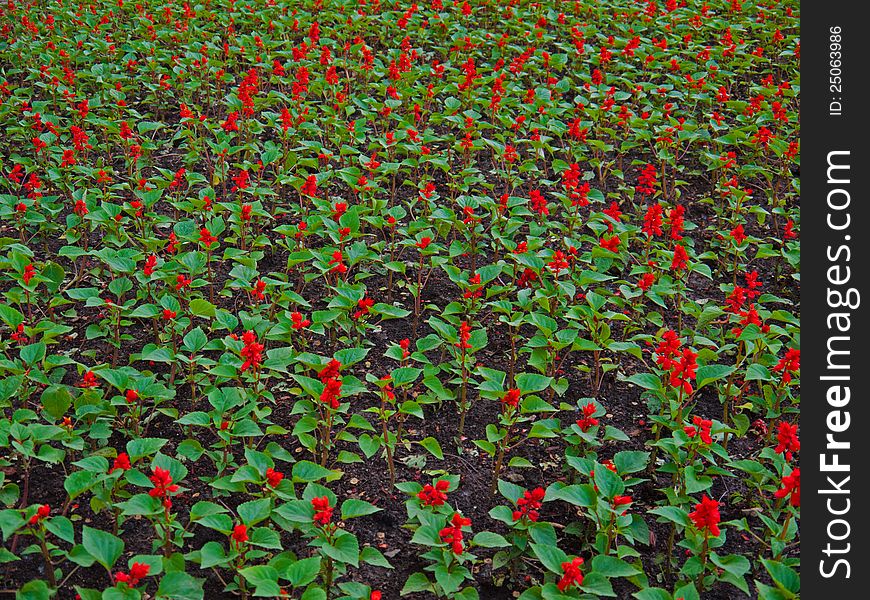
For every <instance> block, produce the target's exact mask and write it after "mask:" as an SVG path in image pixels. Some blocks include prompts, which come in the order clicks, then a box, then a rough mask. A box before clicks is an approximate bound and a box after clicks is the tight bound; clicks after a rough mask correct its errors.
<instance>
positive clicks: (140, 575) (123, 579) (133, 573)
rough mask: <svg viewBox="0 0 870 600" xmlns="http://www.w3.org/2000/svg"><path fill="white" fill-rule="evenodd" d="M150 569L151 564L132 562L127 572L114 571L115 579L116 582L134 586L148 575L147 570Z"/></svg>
mask: <svg viewBox="0 0 870 600" xmlns="http://www.w3.org/2000/svg"><path fill="white" fill-rule="evenodd" d="M150 570H151V565H148V564H145V563H138V562H137V563H133V566H132V567H130V572H129V573H123V572H121V573H116V574H115V581H116V582H117V583H126V584H127V585H128V586H130V587H131V588H132V587H136V586H137V585H139V582H140V581H142V580H143V579H145V578H146V577H147V576H148V571H150Z"/></svg>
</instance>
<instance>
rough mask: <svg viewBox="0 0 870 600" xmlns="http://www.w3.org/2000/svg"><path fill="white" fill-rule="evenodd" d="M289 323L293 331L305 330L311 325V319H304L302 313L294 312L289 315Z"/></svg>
mask: <svg viewBox="0 0 870 600" xmlns="http://www.w3.org/2000/svg"><path fill="white" fill-rule="evenodd" d="M290 321H291V322H292V327H293V329H295V330H297V331H298V330H300V329H305V328H306V327H308V326H309V325H311V319H306V318H305V317H303V316H302V313H299V312H294V313H290Z"/></svg>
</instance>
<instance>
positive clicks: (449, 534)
mask: <svg viewBox="0 0 870 600" xmlns="http://www.w3.org/2000/svg"><path fill="white" fill-rule="evenodd" d="M470 525H471V519H467V518H465V517H463V516H462V515H461V514H459V513H453V517H452V518H451V519H450V523H449V524H448V525H447V527H445V528H443V529H442V530H441V531H439V532H438V535H439V536H440V537H441V541H442V542H444V543H445V544H449V545H450V548H451V550H453V553H454V554H462V551H463V548H462V528H463V527H469V526H470Z"/></svg>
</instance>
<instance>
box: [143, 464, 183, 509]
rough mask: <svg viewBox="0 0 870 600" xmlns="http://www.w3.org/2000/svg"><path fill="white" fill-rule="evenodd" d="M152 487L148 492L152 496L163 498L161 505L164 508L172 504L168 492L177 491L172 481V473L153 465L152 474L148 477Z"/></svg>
mask: <svg viewBox="0 0 870 600" xmlns="http://www.w3.org/2000/svg"><path fill="white" fill-rule="evenodd" d="M149 479H150V480H151V483H153V484H154V487H153V488H151V491H149V492H148V495H149V496H151V497H152V498H163V505H164V506H165V507H166V508H169V507H170V506H172V500H170V499H169V494H171V493H175V492H176V491H178V486H177V485H175V484H173V483H172V475H170V473H169V471H167V470H166V469H161V468H160V467H154V474H153V475H151V477H149Z"/></svg>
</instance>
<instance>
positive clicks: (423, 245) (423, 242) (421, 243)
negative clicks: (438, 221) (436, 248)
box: [414, 236, 432, 250]
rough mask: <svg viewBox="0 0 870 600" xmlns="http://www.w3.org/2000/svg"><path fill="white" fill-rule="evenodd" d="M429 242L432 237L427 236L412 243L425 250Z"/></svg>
mask: <svg viewBox="0 0 870 600" xmlns="http://www.w3.org/2000/svg"><path fill="white" fill-rule="evenodd" d="M431 243H432V238H430V237H428V236H427V237H422V238H420V241H419V242H417V243H416V244H414V245H415V246H417V247H418V248H419V249H420V250H425V249H426V248H427V247H428V246H429V244H431Z"/></svg>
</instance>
